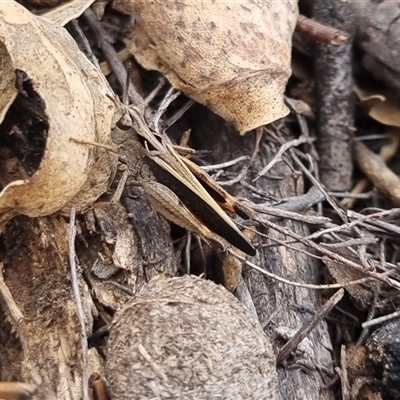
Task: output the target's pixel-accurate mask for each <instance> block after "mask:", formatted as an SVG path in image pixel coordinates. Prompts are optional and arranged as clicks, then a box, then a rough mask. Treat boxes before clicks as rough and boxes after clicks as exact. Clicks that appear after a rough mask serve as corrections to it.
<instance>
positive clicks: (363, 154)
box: [354, 142, 400, 206]
mask: <svg viewBox="0 0 400 400" xmlns="http://www.w3.org/2000/svg"><path fill="white" fill-rule="evenodd" d="M354 157H355V160H356V162H357V164H358V166H359V167H360V169H361V170H362V171H363V172H364V174H365V175H366V176H367V178H368V179H369V180H370V181H371V182H373V183H374V185H375V186H376V187H377V188H378V189H379V190H380V191H381V192H382V193H383V194H385V195H387V196H388V197H389V198H390V199H391V200H392V201H393V202H394V203H395V204H396V205H397V206H399V205H400V178H399V177H398V176H397V175H396V174H395V173H394V172H393V171H392V170H391V169H390V168H389V167H388V166H387V165H386V163H385V162H384V161H383V159H382V158H381V157H380V156H379V155H378V154H375V153H374V152H372V151H371V150H369V149H368V147H367V146H365V145H364V144H363V143H361V142H355V143H354Z"/></svg>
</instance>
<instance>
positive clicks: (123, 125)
mask: <svg viewBox="0 0 400 400" xmlns="http://www.w3.org/2000/svg"><path fill="white" fill-rule="evenodd" d="M132 125H133V121H132V118H131V116H130V115H129V114H128V113H124V114H123V115H122V117H121V118H120V119H119V121H118V122H117V126H118V128H119V129H121V130H123V131H127V130H128V129H130V128H132Z"/></svg>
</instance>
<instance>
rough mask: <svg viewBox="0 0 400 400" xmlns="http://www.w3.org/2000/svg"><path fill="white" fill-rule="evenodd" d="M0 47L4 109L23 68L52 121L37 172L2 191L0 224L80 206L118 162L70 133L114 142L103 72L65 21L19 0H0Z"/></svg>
mask: <svg viewBox="0 0 400 400" xmlns="http://www.w3.org/2000/svg"><path fill="white" fill-rule="evenodd" d="M0 51H1V60H2V63H1V72H0V87H2V88H3V87H7V88H8V89H9V93H8V94H7V95H6V96H4V95H3V96H2V97H0V105H1V107H2V109H5V108H7V106H8V105H9V103H10V101H11V99H12V98H13V97H14V96H15V88H14V82H15V79H16V75H15V71H16V70H21V71H23V72H24V73H25V74H26V75H27V76H28V78H29V79H30V80H31V82H32V86H33V89H34V90H35V91H36V93H37V94H38V95H39V96H40V97H41V99H42V100H43V103H44V105H45V110H44V111H45V113H46V115H47V117H48V123H49V130H48V132H47V141H46V147H45V152H44V155H43V158H42V160H41V162H40V166H39V168H38V170H37V171H36V173H35V174H34V175H33V176H32V177H30V178H26V174H25V175H24V176H21V179H17V180H13V181H11V182H10V183H9V184H8V185H7V186H6V187H4V188H3V190H2V191H1V193H0V221H1V222H2V225H3V224H4V223H5V222H7V221H8V220H9V218H10V217H12V216H13V215H16V214H25V215H28V216H40V215H49V214H52V213H54V212H57V211H60V210H61V211H64V212H66V213H67V212H69V209H70V208H71V207H72V206H73V207H76V208H77V209H78V210H85V209H86V208H88V207H89V206H90V205H92V204H93V202H94V201H95V200H96V199H97V198H98V197H99V196H100V195H101V194H103V193H104V192H105V191H106V190H107V188H108V186H109V184H110V182H111V180H112V178H113V176H114V174H115V170H116V164H117V156H116V155H115V154H114V153H112V152H110V151H108V150H105V149H104V148H100V147H93V146H87V145H82V144H77V143H75V142H73V141H71V138H74V139H78V140H81V141H88V142H98V143H102V144H105V145H108V146H111V147H112V146H113V142H112V141H111V138H110V130H111V126H112V124H113V123H114V122H115V121H114V118H116V116H115V112H116V106H115V105H114V103H113V102H112V101H111V100H110V99H109V98H107V97H106V95H107V94H108V93H109V92H110V91H109V87H108V85H107V83H106V81H105V79H104V77H103V75H102V74H101V73H100V72H99V71H98V70H97V69H96V68H95V67H94V66H93V65H92V64H91V63H90V62H89V61H88V60H87V59H86V57H85V56H84V55H83V54H82V53H81V52H80V50H79V48H78V47H77V45H76V43H75V42H74V40H73V39H72V37H71V36H70V35H69V34H68V32H67V31H66V30H65V29H64V28H61V27H59V26H57V25H56V24H54V23H52V22H51V21H49V20H48V19H46V18H45V17H37V16H34V15H33V14H31V13H30V12H29V11H28V10H27V9H25V8H24V7H23V6H21V5H20V4H18V3H16V2H5V3H4V2H3V3H0ZM10 82H12V85H10ZM0 111H1V110H0ZM0 122H1V121H0Z"/></svg>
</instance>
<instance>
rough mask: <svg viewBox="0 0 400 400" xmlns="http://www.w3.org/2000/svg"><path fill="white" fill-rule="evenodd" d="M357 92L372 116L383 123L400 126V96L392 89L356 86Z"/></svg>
mask: <svg viewBox="0 0 400 400" xmlns="http://www.w3.org/2000/svg"><path fill="white" fill-rule="evenodd" d="M355 92H356V94H357V97H358V98H359V100H360V101H361V104H362V105H363V106H364V107H365V108H367V110H368V115H369V116H370V117H371V118H373V119H374V120H375V121H378V122H380V123H381V124H383V125H389V126H396V127H400V112H399V111H400V98H399V96H397V95H396V94H394V93H393V91H392V90H384V89H382V88H381V87H379V88H377V89H375V90H373V89H365V88H361V87H358V86H356V87H355Z"/></svg>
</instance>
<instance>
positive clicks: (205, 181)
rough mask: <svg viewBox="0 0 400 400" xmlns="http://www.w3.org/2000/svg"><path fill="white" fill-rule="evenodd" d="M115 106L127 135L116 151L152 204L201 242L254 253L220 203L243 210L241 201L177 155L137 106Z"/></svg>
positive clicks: (236, 210) (232, 209)
mask: <svg viewBox="0 0 400 400" xmlns="http://www.w3.org/2000/svg"><path fill="white" fill-rule="evenodd" d="M120 106H121V111H122V113H123V117H122V118H121V120H120V122H121V121H123V120H124V119H125V120H126V119H128V120H129V123H128V124H127V125H126V123H123V124H122V125H123V129H124V130H126V129H128V133H129V134H130V137H129V139H128V140H126V141H124V143H123V144H122V145H120V151H119V154H121V155H122V156H123V157H124V162H125V163H126V164H127V166H128V168H129V169H130V172H131V174H132V175H133V176H134V177H135V178H136V179H137V180H138V183H140V184H141V186H142V187H143V189H144V191H145V193H146V195H147V196H148V198H149V200H150V202H151V204H152V206H153V208H154V209H155V210H156V211H157V212H159V213H160V214H161V215H163V216H164V217H165V218H167V219H168V220H170V221H171V222H173V223H175V224H176V225H179V226H181V227H183V228H185V229H187V230H189V231H191V232H193V233H196V234H198V235H199V236H200V237H202V238H203V239H204V240H205V241H206V242H210V241H215V242H217V243H218V244H219V245H220V246H221V247H222V249H226V248H227V247H228V246H229V243H230V244H232V245H233V246H235V247H236V248H238V249H239V250H241V251H243V252H244V253H246V254H249V255H251V256H254V255H255V254H256V251H255V249H254V247H253V246H252V245H251V243H250V242H249V240H248V239H247V238H246V237H245V236H244V235H243V234H242V232H241V231H240V230H239V229H238V228H237V227H236V225H235V224H234V222H233V221H232V220H231V219H230V218H229V217H228V215H227V214H226V213H225V212H224V211H223V210H222V208H221V206H220V205H222V206H224V207H225V208H227V209H228V210H230V211H235V212H238V214H240V215H241V216H245V214H246V212H243V207H238V206H237V202H236V200H235V199H234V198H233V197H232V196H230V195H229V194H228V193H227V192H226V191H225V190H223V189H222V188H221V187H220V186H219V185H218V184H217V183H216V182H215V181H214V180H213V179H212V178H211V177H210V176H209V175H208V174H207V173H205V172H203V171H202V170H201V169H200V168H199V167H198V166H197V165H196V164H194V163H193V162H191V161H190V160H188V159H186V158H184V157H181V156H180V155H179V154H178V153H177V152H176V151H175V149H174V147H173V145H172V142H171V141H170V139H169V138H168V136H167V135H165V134H158V133H156V132H155V131H153V130H152V129H150V128H149V126H148V124H147V123H146V121H145V120H144V117H143V114H144V113H143V111H142V109H141V108H140V107H137V106H132V105H130V106H125V105H123V104H122V103H120ZM128 116H129V118H127V117H128ZM124 124H125V125H124ZM119 126H120V127H121V124H119ZM116 129H119V127H117V128H116ZM206 188H207V189H206ZM214 197H215V199H214Z"/></svg>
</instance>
